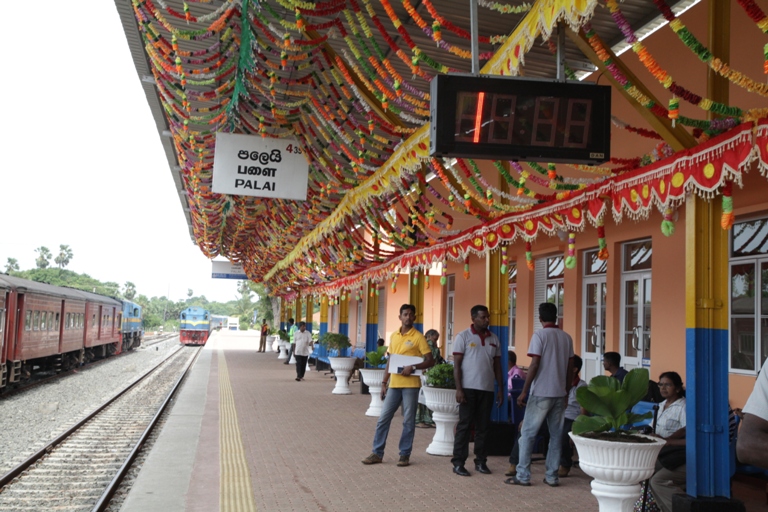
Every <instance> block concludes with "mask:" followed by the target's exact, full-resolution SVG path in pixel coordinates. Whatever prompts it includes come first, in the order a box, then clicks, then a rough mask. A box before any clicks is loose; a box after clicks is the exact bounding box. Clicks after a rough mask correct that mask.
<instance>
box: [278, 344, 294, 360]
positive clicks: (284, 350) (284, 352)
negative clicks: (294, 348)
mask: <svg viewBox="0 0 768 512" xmlns="http://www.w3.org/2000/svg"><path fill="white" fill-rule="evenodd" d="M290 346H291V344H290V343H288V342H287V341H280V355H279V356H277V358H278V359H279V360H281V361H283V360H285V359H288V347H290Z"/></svg>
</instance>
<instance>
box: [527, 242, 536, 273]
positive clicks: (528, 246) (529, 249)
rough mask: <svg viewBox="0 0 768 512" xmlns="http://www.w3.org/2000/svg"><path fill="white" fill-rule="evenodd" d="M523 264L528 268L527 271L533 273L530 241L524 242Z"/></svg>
mask: <svg viewBox="0 0 768 512" xmlns="http://www.w3.org/2000/svg"><path fill="white" fill-rule="evenodd" d="M525 264H526V265H527V266H528V270H530V271H531V272H533V268H534V263H533V250H532V249H531V241H530V240H526V241H525Z"/></svg>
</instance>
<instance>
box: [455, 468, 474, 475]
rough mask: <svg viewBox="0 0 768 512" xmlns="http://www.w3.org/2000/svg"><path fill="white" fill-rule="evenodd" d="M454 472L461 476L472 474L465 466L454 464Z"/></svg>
mask: <svg viewBox="0 0 768 512" xmlns="http://www.w3.org/2000/svg"><path fill="white" fill-rule="evenodd" d="M453 472H454V473H456V474H457V475H459V476H472V475H471V474H470V472H469V471H467V468H465V467H464V466H453Z"/></svg>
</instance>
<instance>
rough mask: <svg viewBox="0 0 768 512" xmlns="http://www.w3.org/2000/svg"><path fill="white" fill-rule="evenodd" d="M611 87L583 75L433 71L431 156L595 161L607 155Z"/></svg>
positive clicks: (576, 161)
mask: <svg viewBox="0 0 768 512" xmlns="http://www.w3.org/2000/svg"><path fill="white" fill-rule="evenodd" d="M610 123H611V88H610V87H609V86H599V85H593V84H585V83H581V82H552V81H544V80H531V79H521V78H513V77H496V76H493V77H489V76H473V75H438V76H436V77H435V78H434V79H432V83H431V104H430V124H431V126H430V135H431V137H430V155H431V156H439V157H459V158H477V159H494V160H500V159H503V160H522V161H526V160H527V161H539V162H568V163H585V164H598V163H601V162H605V161H606V160H608V159H610V157H611V149H610Z"/></svg>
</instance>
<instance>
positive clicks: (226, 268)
mask: <svg viewBox="0 0 768 512" xmlns="http://www.w3.org/2000/svg"><path fill="white" fill-rule="evenodd" d="M211 263H212V264H213V268H212V271H211V277H212V278H213V279H241V280H242V279H248V276H246V275H245V270H243V265H242V264H240V263H232V262H230V261H211Z"/></svg>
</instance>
